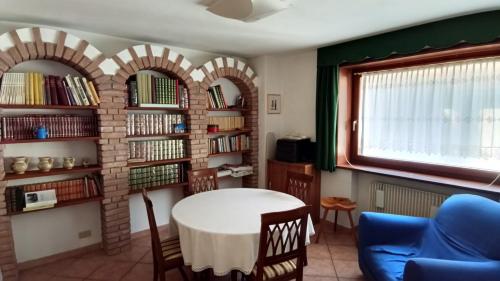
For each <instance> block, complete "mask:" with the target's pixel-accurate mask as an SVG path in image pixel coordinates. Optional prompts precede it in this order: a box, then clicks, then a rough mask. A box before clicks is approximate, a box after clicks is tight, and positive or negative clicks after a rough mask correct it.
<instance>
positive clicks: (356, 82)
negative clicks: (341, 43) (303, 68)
mask: <svg viewBox="0 0 500 281" xmlns="http://www.w3.org/2000/svg"><path fill="white" fill-rule="evenodd" d="M491 56H500V42H496V43H493V44H487V45H480V46H460V47H456V48H450V49H447V50H444V51H443V50H441V51H424V52H421V53H419V54H417V55H411V56H399V57H396V58H389V59H384V60H378V61H371V62H366V63H361V64H353V65H346V66H342V67H341V79H345V80H344V81H345V82H346V85H344V87H343V89H340V91H339V93H341V94H342V92H343V91H345V92H347V97H346V100H347V104H346V105H347V106H348V107H349V108H348V111H347V115H348V116H347V118H346V119H347V121H348V122H346V126H345V130H346V132H345V134H346V136H345V137H346V140H345V146H346V147H344V148H345V157H346V158H347V159H348V161H347V162H348V163H352V164H354V165H362V166H370V167H376V168H383V169H391V170H395V171H403V172H411V173H418V174H424V175H431V176H440V177H446V178H452V179H461V180H469V181H475V182H483V183H490V182H491V181H492V180H494V179H495V177H496V176H497V174H498V172H494V171H486V170H480V169H472V168H462V167H452V166H445V165H437V164H428V163H422V162H411V161H401V160H392V159H386V158H375V157H367V156H362V155H359V154H358V139H359V129H358V128H355V129H354V122H355V121H356V122H357V121H358V120H359V101H360V89H359V87H360V80H361V79H360V78H361V76H360V75H359V73H362V72H371V71H380V70H388V69H397V68H404V67H412V66H421V65H429V64H436V63H443V62H453V61H461V60H467V59H475V58H484V57H491ZM339 98H340V97H339ZM349 114H350V116H349ZM347 130H348V131H347ZM340 149H341V148H340V147H339V151H340ZM338 160H340V161H338V162H340V163H342V162H346V161H342V159H338ZM339 166H345V163H344V164H340V165H339Z"/></svg>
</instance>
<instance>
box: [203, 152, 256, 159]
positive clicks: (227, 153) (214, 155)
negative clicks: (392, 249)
mask: <svg viewBox="0 0 500 281" xmlns="http://www.w3.org/2000/svg"><path fill="white" fill-rule="evenodd" d="M249 151H250V150H240V151H230V152H220V153H214V154H208V157H209V158H211V157H218V156H225V155H235V154H240V153H246V152H249Z"/></svg>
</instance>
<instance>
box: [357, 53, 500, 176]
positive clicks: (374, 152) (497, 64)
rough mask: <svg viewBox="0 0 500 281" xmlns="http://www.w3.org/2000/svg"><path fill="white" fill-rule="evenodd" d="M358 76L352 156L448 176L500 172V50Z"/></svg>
mask: <svg viewBox="0 0 500 281" xmlns="http://www.w3.org/2000/svg"><path fill="white" fill-rule="evenodd" d="M353 80H354V92H355V93H354V94H355V97H354V100H355V102H354V103H353V105H354V106H355V107H356V108H353V112H354V116H353V120H355V121H354V123H353V132H354V135H353V137H352V138H351V141H352V143H351V147H352V149H353V150H352V152H351V158H352V161H354V162H358V163H361V164H371V165H378V166H384V167H388V168H397V169H402V170H410V171H417V172H422V171H423V172H426V173H432V174H438V175H446V176H450V175H451V176H454V175H456V176H462V177H465V176H467V175H470V174H472V173H474V171H480V172H486V173H485V175H491V174H492V173H493V174H494V173H495V172H500V57H488V58H479V59H468V60H462V61H453V62H442V63H436V64H427V65H418V66H409V67H405V68H393V69H384V70H378V71H365V72H360V73H355V75H354V79H353ZM479 174H481V173H479ZM488 178H490V177H488ZM485 180H486V179H485Z"/></svg>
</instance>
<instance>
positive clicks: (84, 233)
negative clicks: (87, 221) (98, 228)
mask: <svg viewBox="0 0 500 281" xmlns="http://www.w3.org/2000/svg"><path fill="white" fill-rule="evenodd" d="M90 236H92V231H90V230H85V231H81V232H78V238H80V239H84V238H88V237H90Z"/></svg>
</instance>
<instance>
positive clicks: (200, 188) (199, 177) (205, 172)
mask: <svg viewBox="0 0 500 281" xmlns="http://www.w3.org/2000/svg"><path fill="white" fill-rule="evenodd" d="M218 188H219V185H218V183H217V169H216V168H211V169H201V170H194V171H188V188H187V194H186V195H193V194H197V193H200V192H205V191H211V190H216V189H218Z"/></svg>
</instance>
